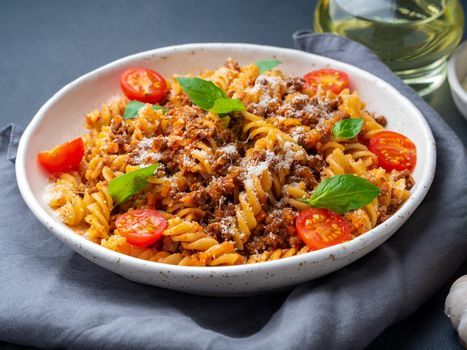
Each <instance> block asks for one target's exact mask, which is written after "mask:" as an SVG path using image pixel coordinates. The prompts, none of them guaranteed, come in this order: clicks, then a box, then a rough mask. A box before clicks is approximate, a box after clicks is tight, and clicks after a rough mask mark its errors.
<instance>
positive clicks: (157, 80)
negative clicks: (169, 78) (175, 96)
mask: <svg viewBox="0 0 467 350" xmlns="http://www.w3.org/2000/svg"><path fill="white" fill-rule="evenodd" d="M120 86H121V88H122V90H123V93H124V94H125V95H126V97H128V98H129V99H130V100H137V101H141V102H144V103H153V104H154V103H157V102H159V101H160V100H162V99H163V98H164V96H165V93H166V91H167V83H166V82H165V79H164V77H163V76H162V75H160V74H159V73H157V72H155V71H153V70H152V69H148V68H130V69H127V70H126V71H124V72H123V73H122V75H121V76H120Z"/></svg>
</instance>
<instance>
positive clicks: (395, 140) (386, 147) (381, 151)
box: [368, 131, 417, 171]
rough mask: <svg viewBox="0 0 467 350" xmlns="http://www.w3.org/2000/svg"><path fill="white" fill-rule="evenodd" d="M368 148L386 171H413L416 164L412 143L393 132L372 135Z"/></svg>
mask: <svg viewBox="0 0 467 350" xmlns="http://www.w3.org/2000/svg"><path fill="white" fill-rule="evenodd" d="M368 148H369V149H370V151H371V152H373V153H374V154H376V156H377V157H378V164H379V165H380V166H381V167H383V168H384V169H386V170H388V171H391V170H393V169H396V170H405V169H408V170H413V168H414V167H415V163H416V162H417V150H416V148H415V145H414V144H413V142H412V141H410V140H409V139H408V138H407V137H405V136H404V135H401V134H399V133H397V132H394V131H381V132H379V133H377V134H374V135H373V136H372V137H371V138H370V142H369V145H368Z"/></svg>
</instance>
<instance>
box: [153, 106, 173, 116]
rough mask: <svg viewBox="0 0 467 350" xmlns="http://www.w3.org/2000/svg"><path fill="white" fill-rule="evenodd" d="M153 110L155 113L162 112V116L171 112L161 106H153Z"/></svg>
mask: <svg viewBox="0 0 467 350" xmlns="http://www.w3.org/2000/svg"><path fill="white" fill-rule="evenodd" d="M152 109H153V110H155V111H162V114H165V113H167V112H168V111H169V110H168V109H167V108H165V107H162V106H159V105H152Z"/></svg>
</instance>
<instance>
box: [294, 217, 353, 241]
mask: <svg viewBox="0 0 467 350" xmlns="http://www.w3.org/2000/svg"><path fill="white" fill-rule="evenodd" d="M295 226H296V227H297V231H298V235H299V236H300V238H301V239H302V241H303V242H305V244H306V245H307V246H308V248H310V249H313V250H317V249H322V248H326V247H330V246H332V245H335V244H339V243H342V242H345V241H348V240H349V239H350V238H351V236H350V226H349V224H348V223H347V221H346V220H345V219H344V218H343V217H342V216H340V215H338V214H336V213H334V212H333V211H331V210H329V209H324V208H311V209H307V210H304V211H302V212H300V214H298V216H297V220H296V223H295Z"/></svg>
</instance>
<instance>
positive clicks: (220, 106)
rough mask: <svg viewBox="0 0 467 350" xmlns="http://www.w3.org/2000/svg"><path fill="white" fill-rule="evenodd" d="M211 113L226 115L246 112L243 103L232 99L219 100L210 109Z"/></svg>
mask: <svg viewBox="0 0 467 350" xmlns="http://www.w3.org/2000/svg"><path fill="white" fill-rule="evenodd" d="M209 110H210V111H211V112H214V113H217V114H225V113H230V112H241V111H243V110H245V106H244V105H243V103H242V101H240V100H237V99H232V98H218V99H217V100H216V102H214V106H212V107H211V108H210V109H209Z"/></svg>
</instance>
